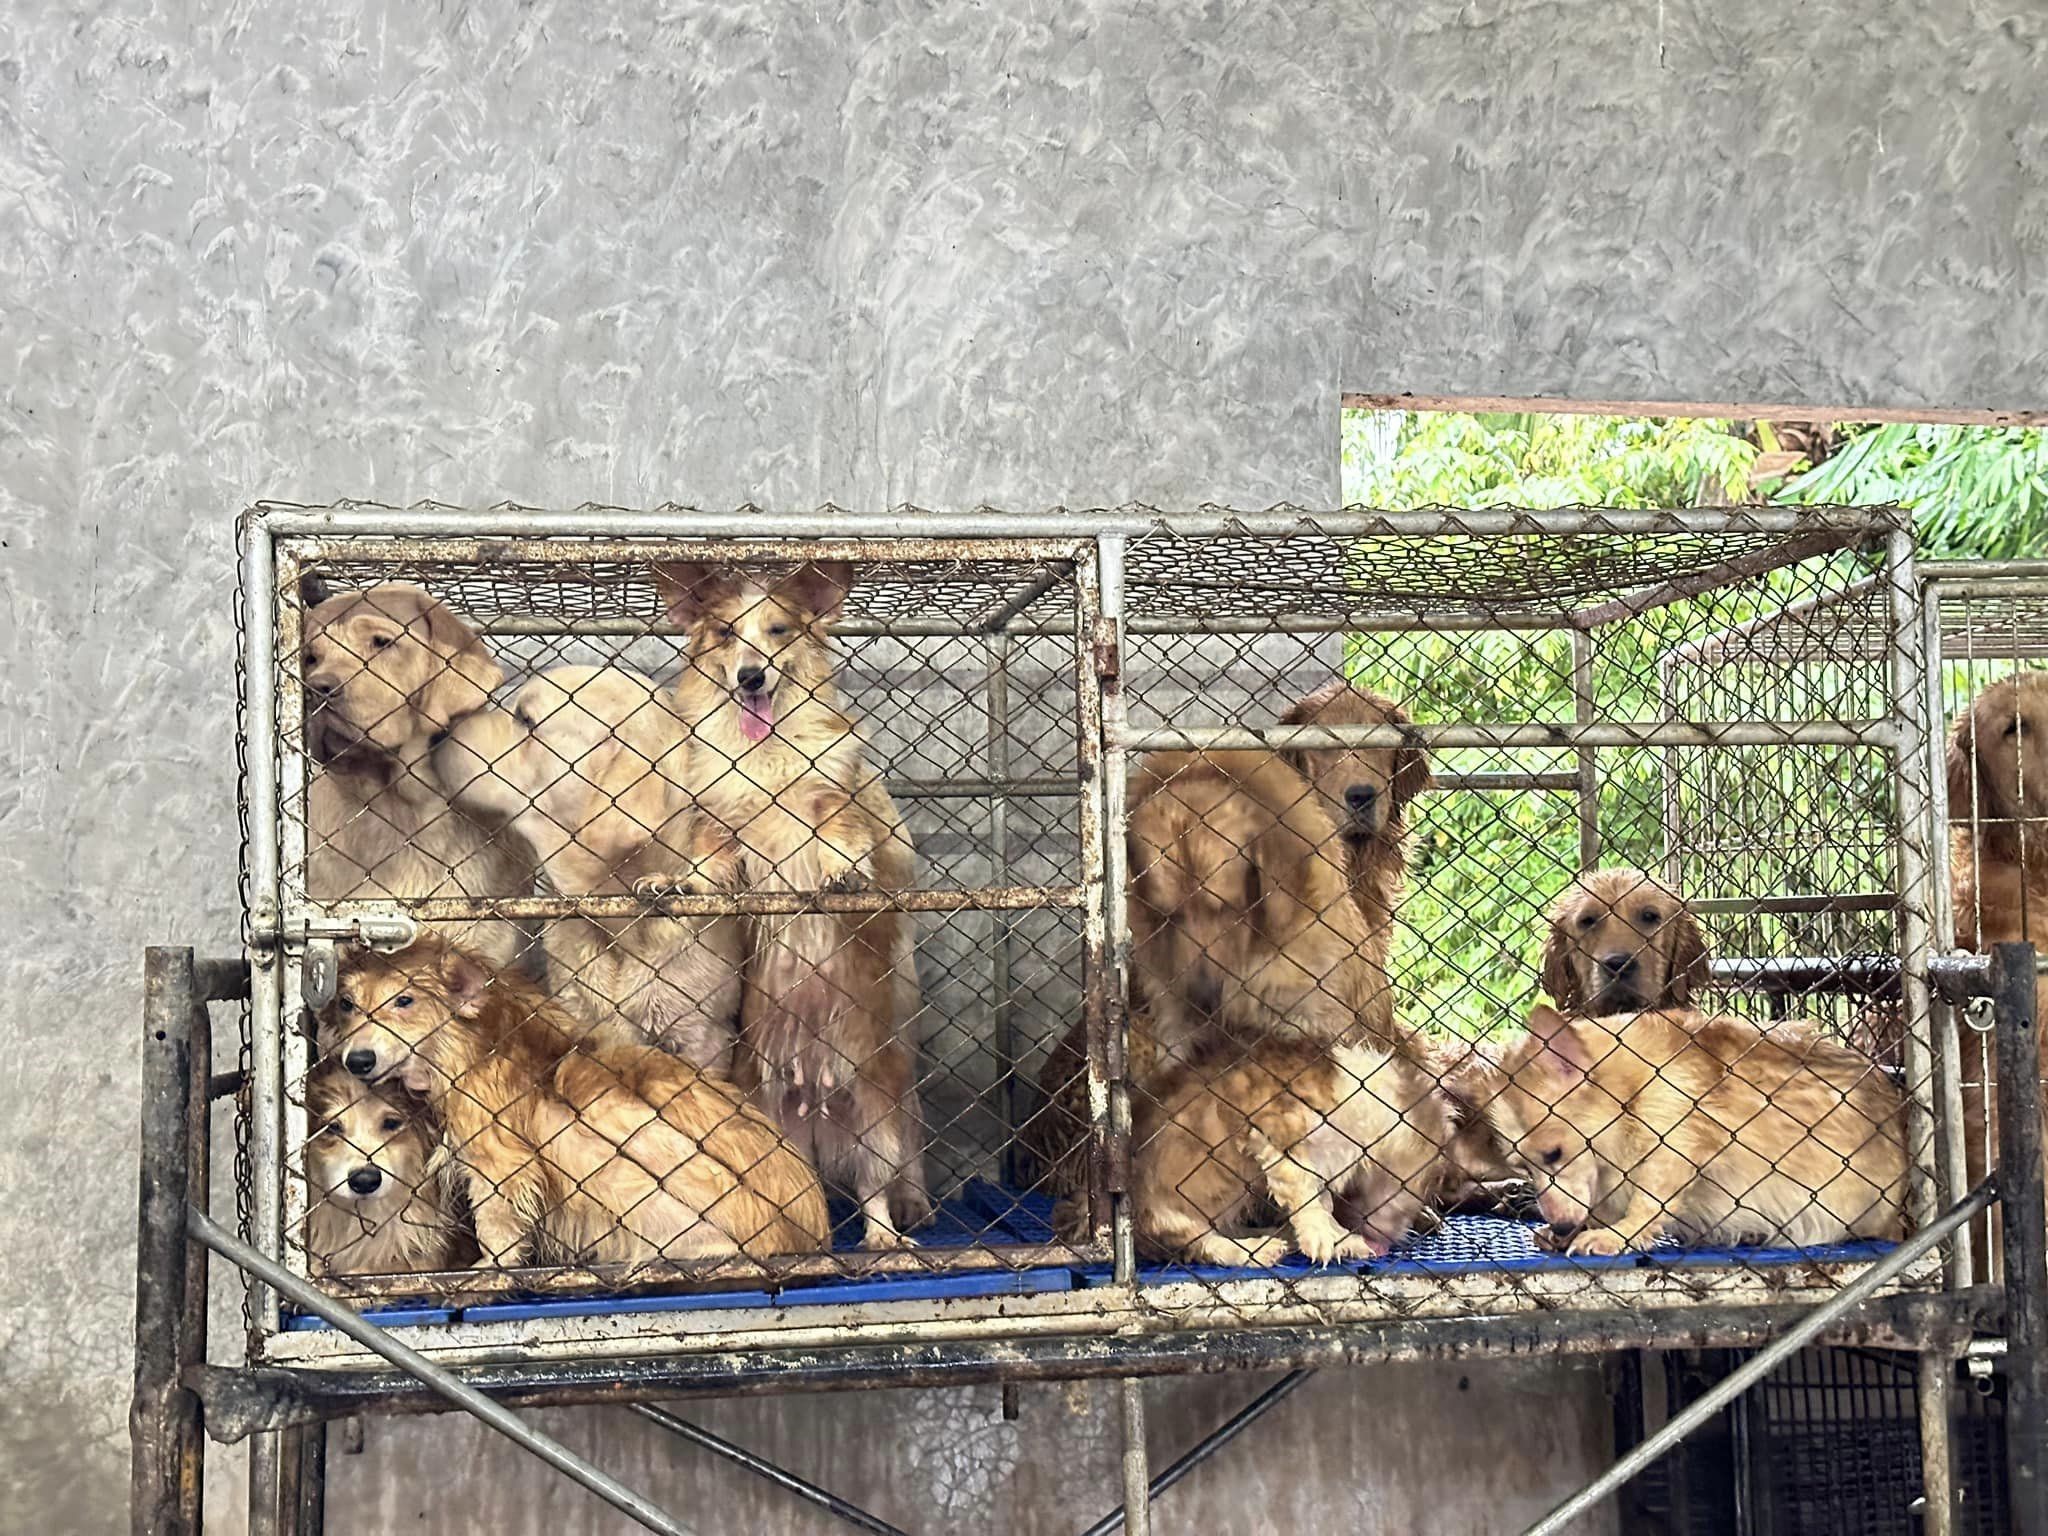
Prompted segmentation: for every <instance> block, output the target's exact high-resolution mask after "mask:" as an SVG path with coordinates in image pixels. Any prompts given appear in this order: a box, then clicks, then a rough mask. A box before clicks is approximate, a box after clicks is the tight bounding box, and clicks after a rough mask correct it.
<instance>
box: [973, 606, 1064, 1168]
mask: <svg viewBox="0 0 2048 1536" xmlns="http://www.w3.org/2000/svg"><path fill="white" fill-rule="evenodd" d="M1010 643H1011V642H1010V637H1009V635H1008V633H1007V632H1005V631H1003V630H1000V629H999V630H997V631H995V633H993V634H991V635H990V636H989V638H988V648H989V658H988V730H987V737H986V741H985V750H986V752H987V757H988V778H989V798H988V856H989V860H990V862H991V864H992V865H993V866H994V868H993V870H992V871H991V873H992V874H993V876H994V878H995V882H996V883H997V884H998V885H1008V884H1009V883H1010V791H1009V778H1010ZM1077 788H1078V786H1076V785H1071V784H1070V785H1068V786H1067V789H1068V792H1069V793H1073V792H1074V791H1075V790H1076V789H1077ZM989 922H990V923H991V924H992V925H993V926H994V929H995V932H994V933H993V934H992V935H991V936H990V937H991V938H992V939H993V941H994V942H992V943H991V944H990V945H989V951H988V964H989V978H988V984H989V1013H990V1023H991V1025H992V1035H993V1038H994V1042H995V1056H996V1061H995V1068H996V1110H997V1113H998V1114H999V1116H1000V1117H1001V1120H1002V1127H1003V1148H1002V1158H1001V1165H1002V1170H1003V1184H1004V1185H1005V1187H1007V1188H1010V1189H1015V1188H1016V1187H1017V1040H1016V1020H1015V1010H1014V1009H1013V1008H1012V1007H1011V1006H1010V966H1011V962H1012V960H1013V958H1014V954H1015V950H1014V945H1015V942H1016V941H1015V926H1014V924H1013V923H1012V922H1011V920H1010V919H1009V918H1008V917H1007V916H1006V915H1004V914H1003V913H1001V912H992V913H990V914H989Z"/></svg>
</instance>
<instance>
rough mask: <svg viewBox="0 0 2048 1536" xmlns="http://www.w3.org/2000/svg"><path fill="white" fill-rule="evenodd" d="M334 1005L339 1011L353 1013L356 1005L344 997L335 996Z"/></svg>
mask: <svg viewBox="0 0 2048 1536" xmlns="http://www.w3.org/2000/svg"><path fill="white" fill-rule="evenodd" d="M334 1007H335V1010H336V1011H337V1012H339V1013H354V1012H355V1011H356V1005H355V1004H354V1003H352V1002H350V1001H349V1000H348V999H347V998H345V997H337V998H336V999H335V1000H334Z"/></svg>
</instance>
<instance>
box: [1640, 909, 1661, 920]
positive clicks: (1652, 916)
mask: <svg viewBox="0 0 2048 1536" xmlns="http://www.w3.org/2000/svg"><path fill="white" fill-rule="evenodd" d="M1642 918H1643V921H1644V922H1646V923H1660V922H1662V921H1663V920H1664V914H1663V913H1662V912H1659V911H1658V910H1657V909H1656V908H1655V907H1645V908H1643V912H1642Z"/></svg>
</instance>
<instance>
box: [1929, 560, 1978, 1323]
mask: <svg viewBox="0 0 2048 1536" xmlns="http://www.w3.org/2000/svg"><path fill="white" fill-rule="evenodd" d="M1920 569H1921V571H1922V574H1923V575H1924V574H1925V571H1926V567H1924V566H1922V567H1921V568H1920ZM1920 591H1921V638H1920V660H1921V666H1922V670H1923V672H1924V674H1925V677H1926V680H1927V684H1926V686H1927V705H1926V708H1927V745H1926V754H1925V755H1926V758H1927V825H1928V827H1929V828H1930V829H1931V830H1932V832H1933V834H1934V837H1935V838H1936V839H1937V841H1935V842H1934V843H1933V845H1932V847H1931V849H1930V855H1931V857H1932V861H1933V863H1934V865H1935V867H1936V870H1937V874H1936V877H1935V878H1934V879H1932V880H1930V881H1929V882H1928V896H1929V898H1930V900H1931V910H1930V911H1929V913H1928V918H1929V922H1928V929H1929V932H1928V944H1929V947H1930V949H1931V950H1932V951H1933V952H1934V953H1937V954H1946V953H1948V951H1950V950H1952V949H1954V948H1955V945H1956V914H1955V904H1954V898H1953V893H1952V892H1951V891H1950V889H1949V880H1948V848H1947V846H1946V842H1945V839H1946V837H1947V834H1948V770H1947V765H1946V763H1945V762H1944V760H1943V759H1944V757H1945V756H1946V752H1947V744H1946V741H1945V737H1946V735H1947V733H1946V732H1945V731H1944V730H1943V728H1942V726H1943V713H1944V711H1943V709H1942V671H1941V668H1942V656H1941V587H1940V585H1939V584H1938V583H1936V582H1933V581H1923V582H1922V583H1921V588H1920ZM1928 1005H1929V1008H1930V1010H1931V1012H1930V1015H1929V1017H1930V1018H1931V1020H1932V1024H1933V1030H1934V1052H1935V1069H1936V1070H1935V1087H1936V1089H1937V1091H1938V1092H1939V1093H1940V1095H1941V1114H1940V1117H1939V1118H1940V1120H1941V1148H1940V1150H1941V1152H1942V1155H1943V1160H1944V1161H1945V1162H1946V1163H1947V1164H1948V1178H1947V1180H1946V1181H1945V1183H1944V1185H1943V1189H1942V1198H1943V1199H1944V1200H1955V1199H1957V1198H1959V1197H1960V1196H1961V1195H1962V1193H1963V1191H1964V1190H1966V1189H1968V1188H1969V1186H1970V1154H1969V1146H1968V1142H1969V1138H1968V1134H1967V1131H1966V1126H1967V1124H1968V1121H1967V1117H1966V1116H1965V1115H1964V1113H1963V1048H1962V1034H1961V1031H1962V1028H1963V1021H1962V1019H1961V1018H1960V1017H1958V1016H1957V1014H1956V1012H1955V1010H1954V1009H1953V1008H1952V1007H1950V1006H1949V1004H1948V1003H1947V1002H1946V1001H1945V1000H1943V999H1940V998H1935V997H1931V996H1930V998H1929V999H1928ZM1988 1241H1989V1239H1988V1237H1987V1236H1984V1235H1979V1236H1978V1237H1977V1238H1976V1239H1975V1240H1974V1241H1972V1242H1968V1243H1957V1244H1956V1245H1955V1247H1954V1248H1953V1249H1951V1250H1950V1253H1949V1284H1950V1285H1951V1286H1953V1287H1954V1288H1955V1289H1956V1290H1959V1291H1960V1290H1967V1289H1968V1288H1969V1287H1970V1286H1972V1285H1975V1284H1976V1283H1977V1253H1976V1242H1985V1243H1986V1244H1987V1245H1988Z"/></svg>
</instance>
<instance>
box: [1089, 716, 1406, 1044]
mask: <svg viewBox="0 0 2048 1536" xmlns="http://www.w3.org/2000/svg"><path fill="white" fill-rule="evenodd" d="M1129 805H1130V823H1129V838H1128V848H1129V864H1130V892H1129V912H1130V927H1131V934H1132V948H1131V958H1132V969H1133V977H1134V990H1135V992H1136V994H1137V997H1136V1001H1137V1003H1138V1005H1139V1006H1141V1007H1142V1008H1144V1009H1145V1010H1146V1011H1147V1012H1148V1013H1149V1014H1150V1026H1151V1029H1152V1032H1153V1035H1154V1038H1155V1039H1156V1041H1157V1043H1158V1046H1159V1050H1160V1053H1161V1055H1162V1056H1163V1057H1165V1058H1176V1059H1177V1058H1184V1057H1186V1056H1187V1055H1188V1054H1189V1053H1190V1051H1191V1050H1192V1049H1193V1047H1194V1046H1195V1044H1196V1043H1197V1042H1198V1041H1199V1040H1200V1039H1202V1038H1204V1037H1211V1038H1214V1037H1219V1036H1227V1037H1236V1038H1240V1039H1256V1038H1260V1037H1262V1036H1266V1035H1273V1034H1289V1035H1309V1036H1313V1037H1315V1038H1317V1039H1319V1040H1323V1041H1337V1040H1342V1039H1353V1038H1361V1039H1366V1040H1371V1041H1373V1042H1374V1043H1376V1044H1379V1045H1381V1046H1383V1047H1393V1046H1395V1045H1396V1044H1397V1043H1405V1041H1404V1037H1403V1035H1402V1034H1401V1032H1400V1031H1398V1030H1397V1028H1396V1026H1395V1023H1394V1006H1393V992H1392V989H1391V987H1390V986H1389V985H1388V981H1387V971H1386V946H1385V943H1384V940H1383V938H1382V939H1381V940H1380V941H1379V942H1375V940H1374V936H1373V935H1372V934H1371V933H1370V932H1369V931H1368V928H1367V924H1366V919H1365V917H1364V914H1363V913H1362V912H1361V911H1360V910H1359V908H1358V906H1357V905H1356V904H1355V903H1354V902H1353V901H1352V900H1351V899H1350V886H1349V884H1348V882H1347V880H1346V877H1345V871H1344V867H1343V864H1342V862H1341V861H1342V859H1343V857H1344V855H1343V851H1342V849H1341V848H1340V847H1339V845H1338V842H1337V829H1336V825H1335V823H1334V822H1333V821H1332V820H1331V818H1330V814H1329V812H1328V811H1327V810H1325V809H1324V806H1323V802H1322V800H1321V799H1320V798H1319V797H1318V796H1316V795H1314V794H1310V793H1307V792H1306V791H1305V787H1304V785H1303V783H1302V781H1301V778H1300V776H1299V775H1298V774H1297V773H1296V772H1295V771H1294V770H1293V769H1292V768H1290V767H1289V766H1288V765H1287V764H1286V763H1285V762H1283V761H1282V760H1281V759H1280V758H1279V757H1278V756H1277V755H1275V754H1273V753H1270V752H1255V751H1249V752H1209V753H1198V752H1158V753H1153V754H1152V755H1151V756H1149V757H1147V758H1145V759H1144V761H1143V762H1141V763H1140V764H1139V765H1138V768H1137V770H1136V772H1135V773H1134V774H1133V775H1132V780H1131V787H1130V795H1129Z"/></svg>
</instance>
